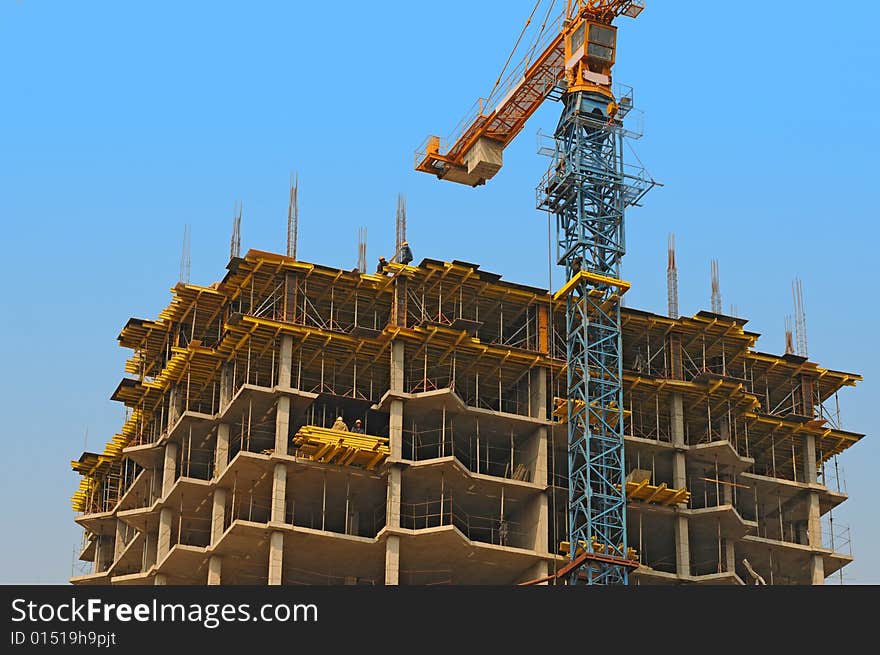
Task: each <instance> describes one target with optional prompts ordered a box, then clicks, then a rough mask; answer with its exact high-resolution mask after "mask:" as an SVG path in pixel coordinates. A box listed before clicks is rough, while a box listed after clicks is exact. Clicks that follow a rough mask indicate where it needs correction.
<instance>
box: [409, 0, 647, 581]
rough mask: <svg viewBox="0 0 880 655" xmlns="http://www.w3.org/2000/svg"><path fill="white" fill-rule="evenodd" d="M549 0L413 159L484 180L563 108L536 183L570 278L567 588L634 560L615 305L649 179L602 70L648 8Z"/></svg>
mask: <svg viewBox="0 0 880 655" xmlns="http://www.w3.org/2000/svg"><path fill="white" fill-rule="evenodd" d="M539 4H540V1H539ZM553 6H555V2H554V3H553V4H552V5H551V9H550V10H548V13H547V18H546V19H545V21H544V24H543V25H542V27H541V30H540V33H539V34H538V37H537V39H536V41H535V42H534V43H533V44H532V46H531V48H530V49H529V51H528V54H527V55H526V57H525V58H524V59H523V61H522V62H521V63H520V64H519V65H518V66H517V67H515V68H514V69H513V70H512V71H511V73H510V74H509V75H508V76H507V78H506V79H505V80H504V82H503V83H501V82H500V80H501V76H500V77H499V83H496V85H495V88H494V89H493V91H492V93H491V94H490V95H489V98H488V99H487V100H482V99H481V100H480V101H478V102H477V104H476V105H475V106H474V108H473V109H472V111H471V113H469V114H468V116H467V117H466V118H465V119H464V120H463V121H462V122H461V123H460V124H459V127H458V128H457V129H456V131H455V132H454V134H453V136H451V137H450V138H449V139H446V140H443V139H440V138H439V137H436V136H430V137H428V139H427V140H426V142H425V143H424V144H423V146H422V148H420V150H419V152H417V154H416V162H415V164H416V166H415V167H416V170H417V171H421V172H425V173H430V174H433V175H435V176H437V177H438V178H439V179H441V180H447V181H450V182H456V183H459V184H466V185H469V186H479V185H482V184H485V183H486V182H487V180H490V179H491V178H492V177H494V176H495V174H496V173H498V171H499V170H500V169H501V166H502V153H503V151H504V148H505V147H506V146H507V145H508V144H510V142H511V141H512V140H513V139H514V138H515V137H516V135H517V134H519V132H520V131H521V130H522V128H523V127H524V126H525V123H526V121H527V120H528V119H529V117H530V116H531V115H532V114H534V113H535V111H537V109H538V108H539V107H540V106H541V105H542V103H543V102H544V101H545V100H548V99H549V100H557V101H561V102H562V105H563V110H562V116H561V118H560V119H559V123H558V125H557V127H556V131H555V133H554V135H553V139H552V141H551V142H550V144H549V145H547V146H544V147H543V148H541V152H542V153H543V154H546V155H549V156H550V157H551V158H552V159H551V163H550V166H549V168H548V171H547V173H546V175H544V177H543V179H542V180H541V182H540V184H539V185H538V188H537V207H538V209H541V210H544V211H547V212H549V213H550V214H553V215H555V217H556V226H557V230H556V233H557V237H556V246H557V247H556V255H557V264H559V265H560V266H563V267H564V268H565V279H566V280H567V282H566V283H565V285H563V287H562V288H561V289H559V291H557V292H556V293H555V294H554V296H553V298H554V301H555V302H558V303H560V304H561V303H562V302H564V303H565V309H566V313H565V316H566V333H565V336H566V363H567V366H566V387H567V396H566V398H565V399H564V400H563V401H562V407H561V409H562V415H563V416H564V418H565V419H566V422H567V428H568V487H569V498H568V533H569V541H568V543H569V548H568V552H569V557H570V562H569V564H568V565H566V566H565V567H563V570H562V571H561V572H560V574H561V575H562V576H564V577H566V578H567V579H568V582H569V584H579V583H581V582H586V583H587V584H627V582H628V574H629V571H630V570H632V569H633V568H636V567H637V562H635V561H634V560H633V558H631V557H630V556H629V555H630V551H629V550H628V548H627V539H626V481H625V468H624V440H623V425H624V420H623V419H624V409H623V408H624V404H623V365H622V357H621V354H622V343H621V323H620V306H621V298H622V296H623V294H624V293H625V292H626V291H627V290H628V289H629V288H630V285H629V283H627V282H625V281H623V280H622V279H620V270H621V269H620V265H621V259H622V258H623V255H624V252H625V244H624V211H625V209H626V208H627V207H629V206H632V205H638V204H639V202H640V201H641V199H642V198H643V197H644V195H645V194H646V193H647V192H648V191H650V189H651V188H652V187H653V186H654V185H655V182H654V181H653V180H652V179H650V178H649V177H648V176H647V173H646V172H645V171H644V170H643V169H641V168H640V167H636V166H631V165H625V164H624V157H623V154H624V153H623V146H624V142H625V139H626V138H628V137H638V136H639V134H638V133H637V132H634V131H632V130H629V129H627V128H626V127H625V126H624V119H625V118H626V116H627V114H629V113H630V112H631V111H632V110H633V103H632V92H631V90H629V91H624V92H619V93H617V94H615V93H614V92H613V91H612V88H613V84H612V76H611V73H612V68H613V66H614V63H615V57H616V47H617V27H616V26H615V25H614V21H615V19H617V18H618V17H621V16H626V17H629V18H636V17H638V16H639V14H641V12H642V11H643V10H644V8H645V3H644V2H643V1H639V0H567V2H566V3H565V6H564V9H562V10H561V12H560V13H558V14H557V15H556V16H555V18H551V14H552V8H553ZM537 7H538V5H536V6H535V9H537ZM534 13H535V12H534V10H533V12H532V16H534ZM529 20H530V21H531V17H530V19H529ZM527 25H528V23H527ZM520 38H522V35H521V36H520ZM515 49H516V48H515ZM508 61H510V60H508ZM503 75H504V72H502V76H503Z"/></svg>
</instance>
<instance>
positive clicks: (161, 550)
mask: <svg viewBox="0 0 880 655" xmlns="http://www.w3.org/2000/svg"><path fill="white" fill-rule="evenodd" d="M173 518H174V515H173V514H172V512H171V510H170V509H169V508H168V507H163V508H162V511H161V512H159V536H158V538H157V540H156V563H157V564H158V563H159V562H161V561H162V560H163V559H165V556H166V555H167V554H168V551H169V550H171V522H172V520H173Z"/></svg>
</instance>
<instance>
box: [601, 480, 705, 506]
mask: <svg viewBox="0 0 880 655" xmlns="http://www.w3.org/2000/svg"><path fill="white" fill-rule="evenodd" d="M618 488H619V487H618ZM626 498H627V500H640V501H642V502H643V503H654V504H655V505H678V504H679V503H686V502H688V501H689V500H690V498H691V492H690V491H688V490H687V489H672V488H670V487H668V486H667V485H666V483H665V482H661V483H660V484H659V485H653V484H648V481H647V480H643V481H641V482H627V483H626Z"/></svg>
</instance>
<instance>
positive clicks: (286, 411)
mask: <svg viewBox="0 0 880 655" xmlns="http://www.w3.org/2000/svg"><path fill="white" fill-rule="evenodd" d="M289 430H290V397H289V396H281V397H280V398H279V399H278V404H277V407H276V412H275V454H276V455H287V442H288V440H289V434H288V433H289Z"/></svg>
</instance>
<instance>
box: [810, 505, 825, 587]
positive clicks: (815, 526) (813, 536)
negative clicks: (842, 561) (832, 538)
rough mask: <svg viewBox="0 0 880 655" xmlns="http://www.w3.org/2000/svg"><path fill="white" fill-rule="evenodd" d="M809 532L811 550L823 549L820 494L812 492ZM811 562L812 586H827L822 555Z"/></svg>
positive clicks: (815, 556)
mask: <svg viewBox="0 0 880 655" xmlns="http://www.w3.org/2000/svg"><path fill="white" fill-rule="evenodd" d="M808 503H809V505H808V508H807V511H808V515H807V516H808V519H807V531H808V535H809V539H810V547H811V548H822V522H821V519H820V513H819V512H820V509H819V494H818V493H816V492H810V495H809V500H808ZM810 559H811V561H810V584H814V585H823V584H825V562H824V561H823V560H822V555H821V554H819V553H814V554H813V555H812V556H811V558H810Z"/></svg>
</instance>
